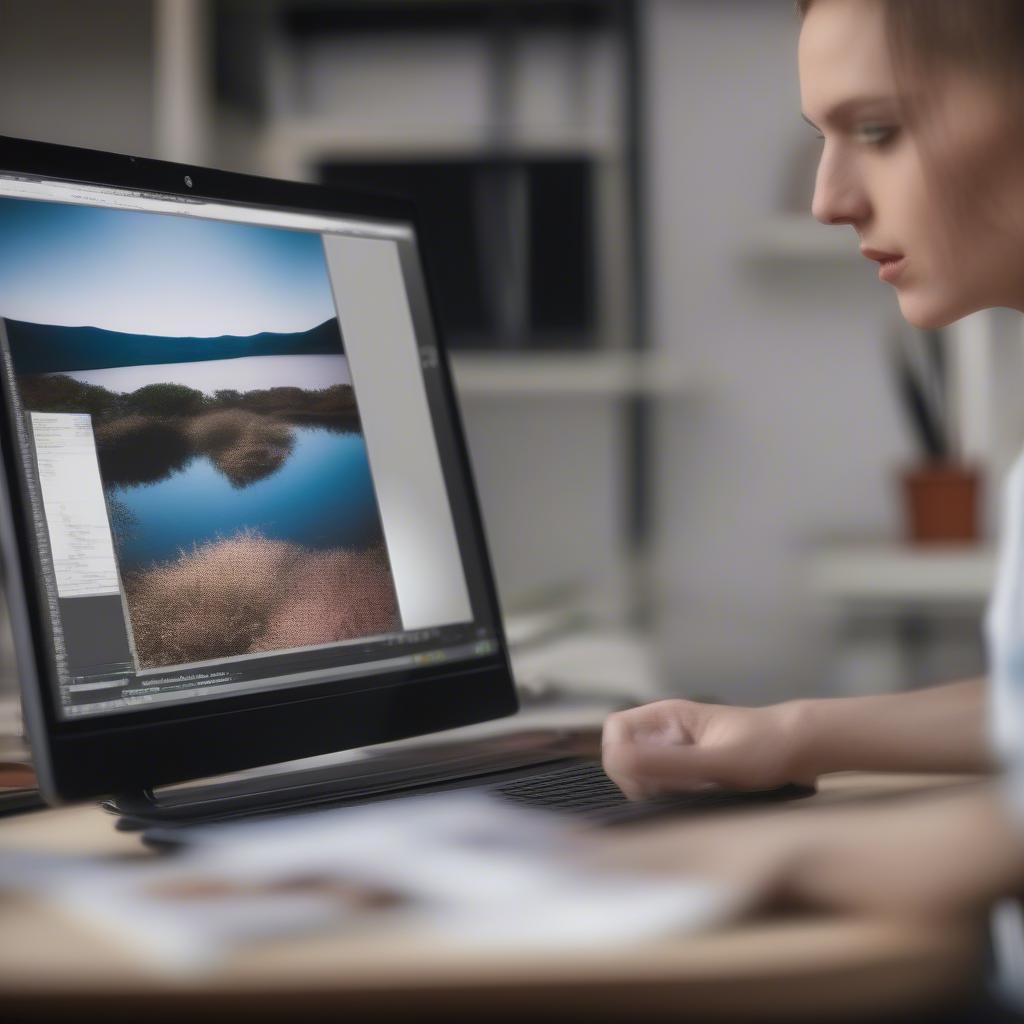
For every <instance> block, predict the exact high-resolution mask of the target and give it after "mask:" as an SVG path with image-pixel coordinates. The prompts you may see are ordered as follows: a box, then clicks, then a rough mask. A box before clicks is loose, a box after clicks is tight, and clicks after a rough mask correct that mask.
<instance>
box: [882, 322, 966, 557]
mask: <svg viewBox="0 0 1024 1024" xmlns="http://www.w3.org/2000/svg"><path fill="white" fill-rule="evenodd" d="M891 352H892V362H893V371H894V379H895V381H896V387H897V393H898V395H899V398H900V405H901V406H902V408H903V412H904V415H905V417H906V419H907V422H908V423H909V425H910V427H911V431H912V433H913V434H914V437H915V440H916V442H917V446H918V450H919V453H920V457H919V460H918V461H917V462H915V463H914V464H912V465H910V466H907V467H904V468H903V469H902V470H901V471H900V489H901V493H902V504H903V517H904V525H905V535H906V538H907V540H908V541H909V542H910V543H912V544H954V543H960V544H963V543H970V542H973V541H976V540H978V537H979V513H978V510H979V504H980V492H981V474H980V473H979V471H978V469H977V467H976V466H973V465H970V464H969V463H966V462H964V461H963V460H962V459H961V458H960V457H959V456H958V455H957V453H956V450H955V447H956V446H955V437H954V430H953V424H952V415H951V410H950V402H949V395H948V387H947V360H946V353H945V348H944V345H943V338H942V335H941V334H940V333H939V332H938V331H920V332H916V333H915V334H913V335H908V334H907V333H906V332H899V333H897V334H896V335H894V337H893V342H892V345H891Z"/></svg>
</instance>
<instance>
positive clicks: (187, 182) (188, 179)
mask: <svg viewBox="0 0 1024 1024" xmlns="http://www.w3.org/2000/svg"><path fill="white" fill-rule="evenodd" d="M185 187H186V188H191V187H192V175H191V174H186V175H185Z"/></svg>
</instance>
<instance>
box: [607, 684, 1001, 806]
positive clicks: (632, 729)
mask: <svg viewBox="0 0 1024 1024" xmlns="http://www.w3.org/2000/svg"><path fill="white" fill-rule="evenodd" d="M986 689H987V683H986V681H985V680H984V679H974V680H970V681H968V682H962V683H952V684H949V685H947V686H938V687H933V688H931V689H926V690H917V691H914V692H911V693H900V694H889V695H885V696H879V697H851V698H836V699H822V700H799V701H789V702H787V703H785V704H775V705H772V706H770V707H765V708H742V707H740V708H734V707H726V706H722V705H717V704H697V703H695V702H693V701H687V700H664V701H658V702H657V703H655V704H647V705H644V706H643V707H639V708H633V709H632V710H630V711H620V712H618V713H616V714H614V715H611V716H610V717H609V718H608V720H607V722H606V723H605V727H604V735H603V757H604V766H605V770H606V771H607V772H608V774H609V776H610V777H611V778H612V779H613V780H614V781H615V782H616V783H617V784H618V785H619V786H620V787H621V789H622V790H623V791H624V792H625V793H626V795H627V796H630V797H633V798H639V797H646V796H653V795H657V794H659V793H667V792H672V791H674V790H684V789H693V788H695V787H699V786H702V785H707V784H711V785H718V786H723V787H726V788H731V789H770V788H772V787H774V786H779V785H782V784H784V783H786V782H813V781H814V779H816V778H817V777H818V776H819V775H821V774H823V773H824V772H831V771H841V770H845V769H854V770H856V769H860V770H865V771H870V770H874V771H922V772H924V771H928V772H984V771H989V770H991V769H992V768H993V767H994V765H993V762H992V758H991V755H990V753H989V750H988V743H987V738H986V733H985V707H986Z"/></svg>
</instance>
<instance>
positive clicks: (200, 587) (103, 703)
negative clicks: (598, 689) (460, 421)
mask: <svg viewBox="0 0 1024 1024" xmlns="http://www.w3.org/2000/svg"><path fill="white" fill-rule="evenodd" d="M0 359H2V362H3V368H4V370H5V372H4V373H3V380H4V387H5V388H6V389H7V395H6V398H7V404H8V407H9V408H10V409H11V410H12V423H11V429H12V433H13V441H14V444H13V446H12V447H13V450H14V451H15V453H16V460H17V462H18V470H19V474H20V482H21V484H22V487H23V491H24V497H25V504H26V506H27V507H28V508H29V510H30V516H31V521H32V523H31V525H32V535H33V540H34V547H35V554H36V555H37V562H36V568H37V571H38V574H39V577H40V580H41V582H42V593H43V594H44V595H45V608H42V609H40V614H41V615H42V616H43V617H44V618H45V619H46V621H47V625H48V629H49V633H50V634H51V635H52V641H53V645H52V658H53V665H52V672H51V673H50V677H51V678H52V679H53V680H55V684H56V686H57V688H58V693H57V694H56V695H55V696H56V703H57V706H58V708H59V713H60V714H61V715H62V716H63V717H64V718H65V720H67V719H76V718H82V717H86V716H102V715H110V714H120V713H124V712H129V711H132V710H137V709H154V708H156V707H159V706H166V705H182V704H187V703H192V702H198V701H203V700H210V699H213V698H222V697H229V696H235V695H245V694H249V693H254V692H257V691H261V690H268V689H274V690H276V689H282V688H287V687H291V686H309V685H310V684H316V683H318V682H330V683H332V684H333V685H334V687H335V690H336V688H337V684H338V683H339V682H342V683H344V681H345V680H346V679H351V680H352V681H353V684H355V682H356V681H357V680H358V685H359V686H360V688H365V686H366V681H367V679H368V678H369V679H372V677H373V676H374V674H385V673H388V672H392V671H394V670H396V669H401V668H403V667H415V666H417V665H431V664H436V663H438V662H445V661H451V662H459V661H470V660H472V659H479V658H485V657H488V656H493V654H494V653H495V651H497V650H498V639H497V636H498V634H497V632H496V623H495V621H494V616H495V612H494V610H493V608H492V605H491V603H490V601H489V599H488V593H487V584H486V578H485V575H484V572H485V566H483V565H482V564H481V557H482V556H481V553H480V552H479V551H478V550H477V548H476V545H475V542H474V541H473V539H472V538H473V531H472V529H471V526H470V523H471V516H472V509H471V506H470V504H469V502H468V499H467V494H466V487H465V482H464V480H463V479H462V478H461V475H460V471H459V470H458V469H457V468H453V466H454V467H457V466H458V460H457V459H456V458H455V455H454V452H455V448H454V446H455V444H456V440H455V436H454V434H453V425H452V423H451V422H450V414H449V402H448V399H447V396H446V394H445V392H444V381H443V379H442V377H441V371H440V369H439V366H438V352H437V348H436V340H435V337H434V334H433V325H432V322H431V318H430V315H429V307H428V302H427V294H426V289H425V285H424V281H423V277H422V270H421V266H420V262H419V257H418V254H417V247H416V239H415V235H414V231H413V228H412V226H411V225H410V224H408V223H402V222H397V221H396V222H384V221H375V220H368V219H367V220H361V219H359V218H342V217H336V216H333V215H330V216H328V215H323V216H321V215H318V214H312V213H299V212H291V211H287V210H282V209H276V208H273V209H272V208H269V207H256V206H246V205H241V204H239V205H235V204H232V203H223V202H213V201H206V200H201V199H195V200H192V199H188V198H182V197H179V196H171V195H163V194H153V193H143V192H136V191H131V190H123V189H113V188H101V187H94V186H83V185H74V184H68V183H65V182H58V181H50V180H39V179H25V178H18V177H14V176H11V177H0Z"/></svg>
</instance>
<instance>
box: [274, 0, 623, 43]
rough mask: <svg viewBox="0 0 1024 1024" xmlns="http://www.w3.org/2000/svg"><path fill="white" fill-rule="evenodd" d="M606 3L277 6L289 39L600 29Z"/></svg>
mask: <svg viewBox="0 0 1024 1024" xmlns="http://www.w3.org/2000/svg"><path fill="white" fill-rule="evenodd" d="M616 6H619V4H618V3H615V2H608V0H604V2H602V0H431V2H423V0H340V2H338V0H334V2H332V0H303V2H295V3H283V4H281V6H280V8H279V10H280V17H281V21H282V24H283V26H284V28H285V29H286V31H287V32H288V33H289V34H290V35H292V36H320V35H324V34H328V33H337V34H345V35H352V34H353V33H356V32H373V33H378V32H390V31H410V32H423V31H429V32H451V31H460V30H461V31H466V30H486V29H489V28H491V27H493V26H494V24H495V21H496V20H498V21H499V22H500V23H502V24H510V25H512V26H514V27H517V28H518V27H522V28H524V29H571V30H575V31H588V30H597V29H601V28H604V27H605V26H606V25H607V24H608V23H609V21H610V18H611V15H612V8H614V7H616Z"/></svg>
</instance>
